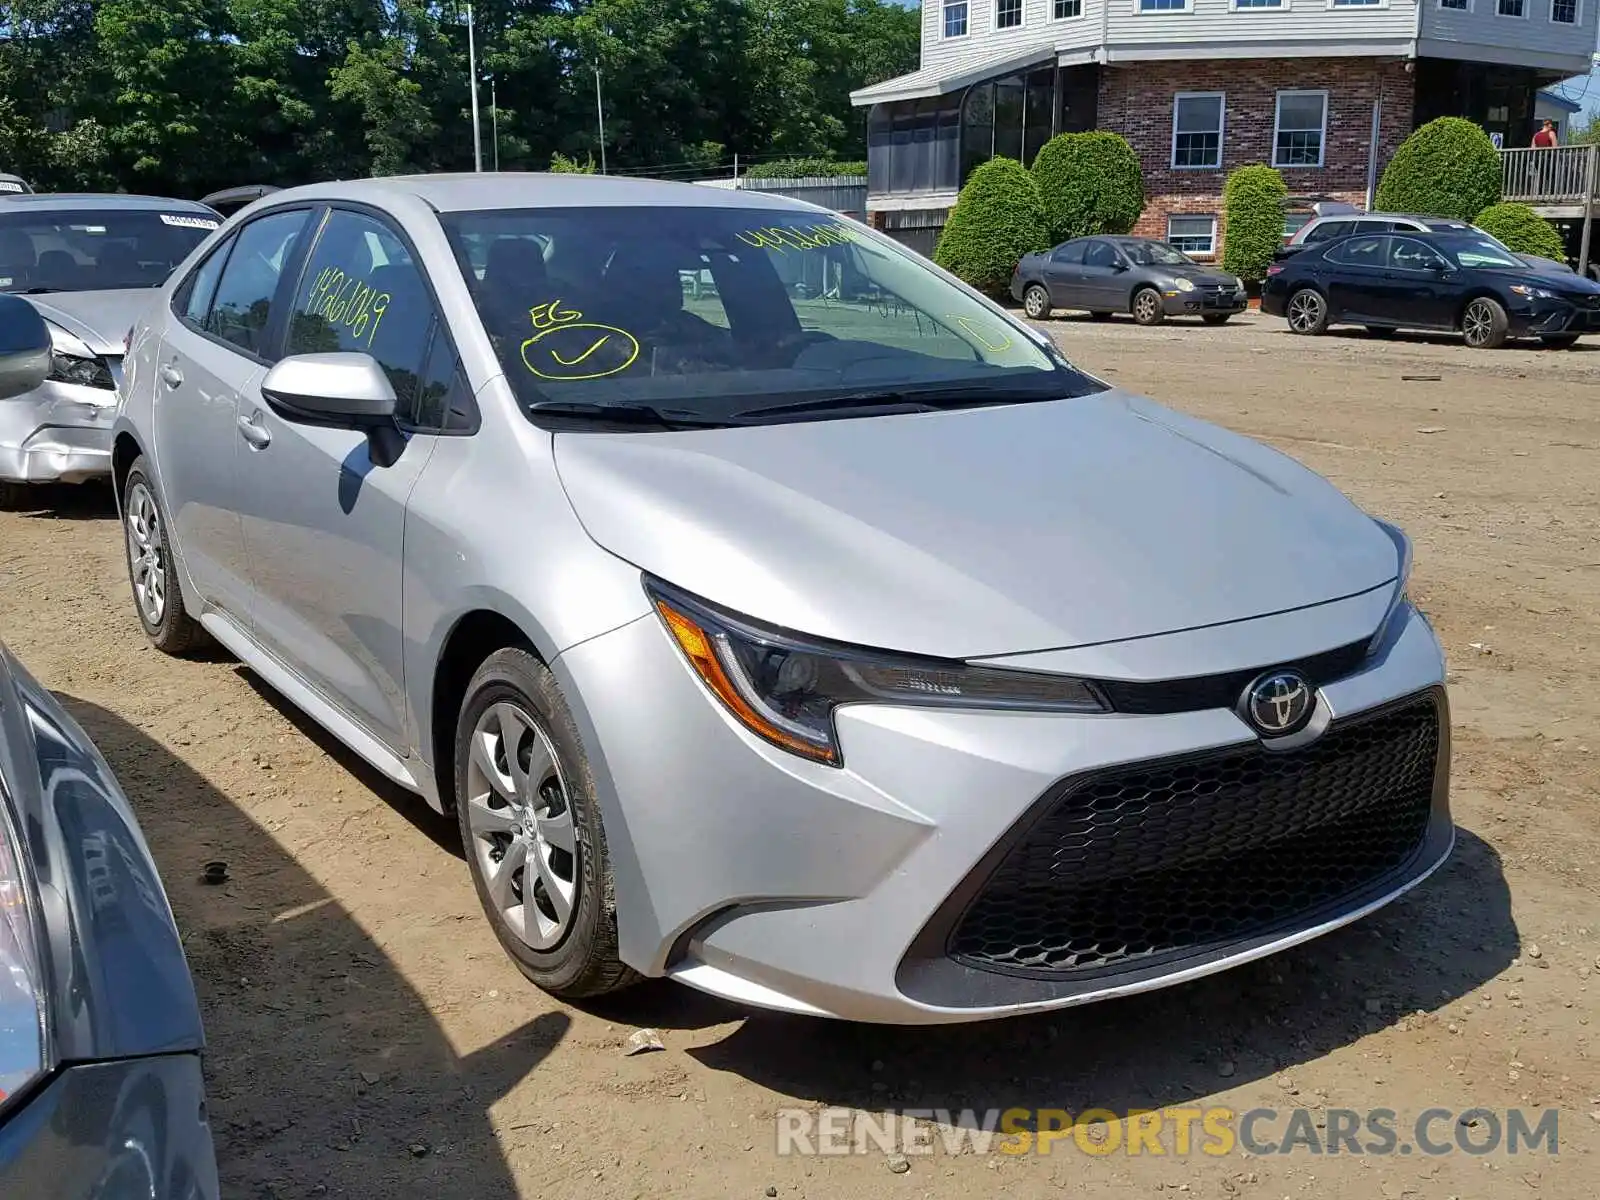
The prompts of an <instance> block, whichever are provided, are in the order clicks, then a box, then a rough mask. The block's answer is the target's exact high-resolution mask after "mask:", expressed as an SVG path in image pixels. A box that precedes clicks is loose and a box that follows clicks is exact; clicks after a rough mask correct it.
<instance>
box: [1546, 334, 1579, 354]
mask: <svg viewBox="0 0 1600 1200" xmlns="http://www.w3.org/2000/svg"><path fill="white" fill-rule="evenodd" d="M1539 340H1540V341H1541V342H1543V343H1544V344H1545V345H1546V346H1547V347H1548V348H1549V349H1551V350H1571V349H1572V348H1573V347H1574V346H1576V345H1577V344H1578V335H1577V334H1575V333H1558V334H1553V335H1551V336H1550V337H1544V338H1540V339H1539Z"/></svg>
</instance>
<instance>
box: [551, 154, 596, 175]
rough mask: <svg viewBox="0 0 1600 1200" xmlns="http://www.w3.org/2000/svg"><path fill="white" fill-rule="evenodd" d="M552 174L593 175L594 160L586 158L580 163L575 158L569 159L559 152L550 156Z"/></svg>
mask: <svg viewBox="0 0 1600 1200" xmlns="http://www.w3.org/2000/svg"><path fill="white" fill-rule="evenodd" d="M550 173H551V174H553V175H593V174H594V159H593V158H586V159H584V160H583V161H582V162H579V161H578V160H577V159H575V158H568V157H567V156H566V155H565V154H563V153H561V151H559V150H557V151H556V152H555V153H554V154H552V155H551V156H550Z"/></svg>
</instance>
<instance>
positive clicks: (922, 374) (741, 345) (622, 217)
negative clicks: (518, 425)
mask: <svg viewBox="0 0 1600 1200" xmlns="http://www.w3.org/2000/svg"><path fill="white" fill-rule="evenodd" d="M442 221H443V223H444V227H445V231H446V234H447V236H448V237H449V238H450V240H451V242H452V244H453V246H454V248H455V253H456V257H457V260H458V262H459V264H460V265H461V268H462V271H463V273H464V275H465V276H466V279H467V283H468V286H469V288H470V289H471V291H472V293H473V296H474V299H475V302H476V304H477V308H478V312H479V315H480V316H481V318H482V320H483V324H484V327H485V329H486V330H487V332H488V334H489V337H490V340H491V341H492V342H493V344H494V347H495V350H496V352H497V353H498V355H499V357H500V361H501V363H502V365H503V367H504V369H505V372H506V375H507V377H508V378H509V379H510V380H511V381H512V385H513V387H514V388H515V389H516V390H517V392H518V395H519V397H520V398H522V399H523V400H524V401H525V402H527V403H530V404H531V403H537V402H540V401H544V400H557V401H562V402H566V401H578V402H582V403H594V404H622V403H628V404H648V405H655V406H661V407H671V408H673V409H675V410H677V411H688V412H693V413H695V414H698V415H702V416H705V417H709V418H720V417H723V416H726V415H728V414H729V413H732V412H736V411H741V410H746V409H748V408H749V407H751V406H752V405H754V406H757V407H764V406H771V405H776V404H783V403H792V402H795V401H809V400H811V399H816V398H821V397H825V396H828V395H829V394H830V393H839V394H852V393H857V392H861V391H863V390H871V391H873V392H880V391H882V390H884V389H896V390H905V391H907V392H908V393H915V392H916V391H917V390H918V389H936V388H939V387H941V386H943V387H950V386H957V387H963V388H965V387H980V388H981V387H984V386H991V385H992V386H993V387H995V388H1000V389H1011V390H1016V389H1023V390H1025V391H1029V392H1030V394H1031V393H1032V392H1039V393H1040V394H1041V395H1043V394H1044V393H1049V394H1052V395H1054V396H1066V395H1081V394H1084V393H1085V392H1088V391H1097V390H1101V385H1099V384H1097V383H1095V382H1094V381H1092V380H1089V379H1088V377H1086V376H1084V375H1081V374H1080V373H1078V372H1076V371H1074V370H1072V369H1071V368H1070V367H1069V366H1067V364H1066V362H1065V360H1064V359H1062V358H1061V357H1060V356H1059V355H1058V354H1055V353H1052V352H1051V351H1050V350H1047V349H1046V348H1043V347H1041V346H1040V344H1039V343H1038V342H1037V341H1036V340H1034V338H1033V336H1031V335H1030V334H1029V333H1028V332H1026V331H1024V329H1023V328H1022V327H1021V326H1019V325H1017V324H1014V323H1013V322H1012V321H1010V320H1009V319H1008V318H1007V317H1005V316H1004V315H1002V314H1000V313H997V312H995V311H994V310H993V309H992V308H990V307H989V306H988V305H986V304H984V303H982V302H980V301H978V300H976V299H975V298H973V297H972V296H970V295H968V294H967V293H966V292H965V291H963V290H962V289H960V288H958V287H955V286H952V285H951V284H950V283H949V282H947V281H946V280H945V279H944V278H942V277H941V276H940V275H939V274H938V273H936V272H935V271H934V270H933V269H932V268H931V266H930V265H929V264H928V263H927V262H926V260H924V259H922V258H920V257H918V256H917V255H915V254H913V253H911V252H910V251H908V250H904V249H902V248H901V247H899V246H898V245H896V244H895V243H892V242H888V241H887V240H886V239H881V238H879V237H877V236H875V235H873V234H872V233H870V232H869V231H868V230H867V229H865V227H863V226H860V225H858V224H856V223H855V222H853V221H850V220H848V219H847V218H843V217H837V216H833V215H831V214H826V213H820V212H818V213H812V212H805V211H786V210H783V209H771V208H766V209H762V208H756V209H736V208H723V207H685V208H637V207H626V208H599V207H596V208H582V209H576V208H565V209H553V208H552V209H523V210H499V211H489V212H469V213H455V214H450V215H447V216H446V217H444V218H442Z"/></svg>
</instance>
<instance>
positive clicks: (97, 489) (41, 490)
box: [9, 480, 117, 521]
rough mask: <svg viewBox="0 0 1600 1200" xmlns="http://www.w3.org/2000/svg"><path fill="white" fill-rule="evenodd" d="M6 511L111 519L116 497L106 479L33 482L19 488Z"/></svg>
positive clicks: (44, 516) (38, 516) (31, 516)
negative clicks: (80, 481)
mask: <svg viewBox="0 0 1600 1200" xmlns="http://www.w3.org/2000/svg"><path fill="white" fill-rule="evenodd" d="M9 511H11V512H16V513H21V514H22V515H23V516H24V517H27V518H29V519H30V520H41V519H43V520H50V521H114V520H116V519H117V497H116V495H115V493H113V492H112V490H111V484H110V482H109V481H103V480H93V481H91V482H89V483H36V484H31V485H29V486H28V487H27V488H25V489H23V491H22V496H21V499H20V500H13V501H11V503H10V507H9Z"/></svg>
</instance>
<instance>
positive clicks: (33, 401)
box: [0, 193, 221, 507]
mask: <svg viewBox="0 0 1600 1200" xmlns="http://www.w3.org/2000/svg"><path fill="white" fill-rule="evenodd" d="M220 224H221V219H220V218H219V217H218V216H217V214H216V213H215V212H213V211H212V210H211V209H209V208H206V207H205V206H204V205H200V204H191V203H189V202H187V201H183V200H162V199H157V198H154V197H149V196H121V195H93V194H85V195H53V194H48V193H45V194H29V195H6V196H0V292H11V293H15V294H18V295H23V296H26V297H27V298H28V299H29V300H30V301H31V302H32V303H33V305H34V307H35V308H37V309H38V310H39V312H40V313H41V314H42V315H43V316H44V318H45V320H46V321H47V322H48V323H49V327H50V335H51V339H52V341H53V342H54V345H55V356H54V361H53V364H52V370H51V372H50V376H49V378H48V379H47V380H46V381H45V383H44V384H43V385H42V386H41V387H39V388H37V389H35V390H33V391H31V392H29V393H28V394H27V395H25V396H20V397H17V398H15V399H11V400H4V401H0V507H7V506H15V505H18V504H21V503H26V502H27V501H28V500H29V498H30V495H31V492H30V490H29V489H27V488H26V487H24V486H23V485H25V484H31V483H51V482H56V483H81V482H83V481H84V480H86V479H93V478H96V477H103V476H105V475H107V474H108V473H109V472H110V470H111V419H112V417H113V416H114V415H115V413H116V402H117V393H116V387H117V381H118V379H119V378H120V376H121V374H122V354H123V349H124V343H125V341H126V339H127V336H128V331H129V330H130V329H131V328H132V327H133V322H134V319H135V318H136V317H137V316H138V315H139V312H140V310H141V309H143V308H144V307H145V306H146V305H148V304H149V303H150V302H151V300H152V298H153V295H152V291H151V289H153V288H155V287H159V286H160V285H161V284H163V283H165V282H166V279H167V276H168V275H170V274H171V273H172V268H173V267H175V266H177V265H178V263H180V262H182V261H183V260H184V259H185V258H187V257H188V256H189V252H190V251H191V250H193V249H194V248H195V247H196V246H197V245H199V244H200V242H201V241H202V240H204V238H205V236H206V235H207V234H208V233H210V232H211V231H212V230H214V229H216V227H217V226H218V225H220Z"/></svg>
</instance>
